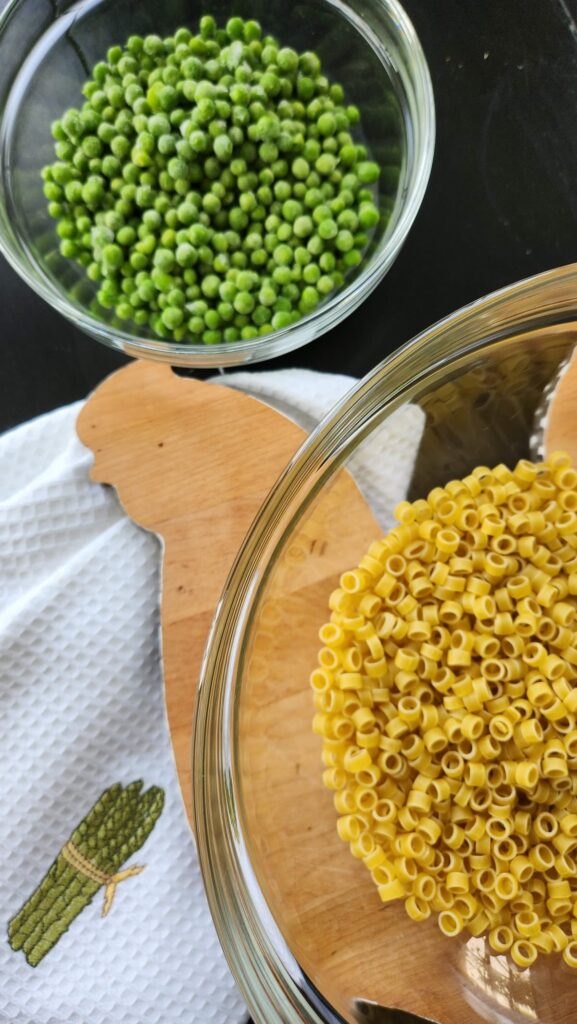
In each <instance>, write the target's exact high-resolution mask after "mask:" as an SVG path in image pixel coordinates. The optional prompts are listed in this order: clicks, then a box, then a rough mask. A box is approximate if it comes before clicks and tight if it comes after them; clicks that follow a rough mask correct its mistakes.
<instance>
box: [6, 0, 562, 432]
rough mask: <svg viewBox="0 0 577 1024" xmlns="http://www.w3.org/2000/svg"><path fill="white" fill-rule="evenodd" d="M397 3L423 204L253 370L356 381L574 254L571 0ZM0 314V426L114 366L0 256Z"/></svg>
mask: <svg viewBox="0 0 577 1024" xmlns="http://www.w3.org/2000/svg"><path fill="white" fill-rule="evenodd" d="M0 6H3V3H2V0H0ZM405 6H406V8H407V10H408V13H409V14H410V16H411V17H412V18H413V21H414V24H415V27H416V29H417V32H418V33H419V35H420V38H421V42H422V44H423V48H424V50H425V53H426V56H427V58H428V61H429V65H430V69H431V75H432V79H433V86H434V90H435V97H436V104H437V121H438V134H437V148H436V153H435V160H434V167H433V173H432V177H431V181H430V185H429V188H428V191H427V194H426V197H425V200H424V203H423V207H422V209H421V211H420V213H419V215H418V217H417V220H416V223H415V225H414V227H413V230H412V231H411V234H410V236H409V239H408V241H407V243H406V245H405V247H404V249H403V251H402V252H401V254H400V256H399V258H398V260H397V262H396V264H395V266H394V267H393V269H392V270H391V272H390V273H389V275H388V276H387V277H386V278H385V280H384V281H383V282H382V283H381V285H380V286H379V287H378V288H377V290H376V291H375V292H374V293H373V295H372V296H371V297H370V298H369V299H368V300H367V301H366V302H365V303H364V305H363V306H362V307H361V309H360V310H358V311H357V312H356V313H354V314H353V315H352V316H351V317H349V318H348V319H347V320H345V321H344V323H342V324H341V326H340V327H339V328H338V329H337V330H335V331H333V332H332V333H330V334H327V335H325V336H324V337H323V338H320V339H319V340H318V341H316V342H314V343H313V344H311V345H309V346H307V347H305V348H302V349H300V350H298V351H297V352H294V353H290V354H289V355H287V356H285V357H283V358H282V359H278V360H275V361H274V362H272V363H268V364H266V363H260V364H257V366H256V369H257V370H259V369H261V370H264V369H267V368H270V367H282V366H290V365H298V366H306V367H310V368H313V369H316V370H329V371H333V372H341V373H351V374H354V375H356V376H360V375H362V374H364V373H366V372H367V371H368V370H369V369H371V367H372V366H374V365H375V363H377V362H379V361H380V360H381V359H382V358H383V357H384V356H385V355H386V354H387V353H388V352H390V351H392V350H393V349H394V348H396V347H398V346H399V345H400V344H401V343H402V342H404V341H407V340H408V339H409V338H410V337H412V335H414V334H415V333H416V332H418V331H420V330H422V329H423V328H425V327H427V326H429V325H430V324H432V323H433V322H434V321H435V320H438V319H439V318H440V317H442V316H444V315H446V314H448V313H450V312H452V311H453V310H455V309H457V308H458V307H459V306H461V305H463V304H464V303H467V302H470V301H472V300H473V299H475V298H478V297H480V296H482V295H484V294H486V293H487V292H490V291H492V290H494V289H495V288H499V287H501V286H503V285H506V284H509V283H511V282H512V281H515V280H518V279H519V278H522V277H528V276H530V275H531V274H534V273H537V272H538V271H541V270H546V269H549V268H551V267H554V266H559V265H561V264H563V263H570V262H572V261H573V260H574V259H575V258H576V254H577V187H576V186H577V0H482V2H481V0H434V2H432V0H407V2H406V4H405ZM574 19H575V20H574ZM0 310H1V311H2V316H1V324H2V348H1V350H0V429H3V428H5V427H8V426H10V425H12V424H15V423H18V422H20V421H22V420H26V419H28V418H30V417H31V416H35V415H37V414H38V413H41V412H44V411H46V410H48V409H52V408H54V407H55V406H58V405H61V404H63V403H65V402H70V401H73V400H74V399H77V398H81V397H83V396H84V395H86V394H87V392H89V391H90V390H91V389H92V388H93V387H94V386H95V385H96V384H97V383H98V382H99V381H100V380H101V379H102V378H103V377H104V376H105V375H106V374H108V373H110V372H111V371H112V370H114V369H115V368H117V367H118V366H120V365H121V363H122V361H123V360H122V357H121V356H120V355H119V354H117V353H115V352H113V351H112V350H108V349H106V348H104V347H103V346H100V345H99V344H97V343H96V342H94V341H92V340H90V339H88V338H86V337H85V336H83V335H82V334H81V333H80V332H79V331H77V330H76V329H75V328H74V327H73V326H72V325H70V324H69V323H68V322H67V321H65V320H64V319H62V318H61V317H60V316H59V315H57V314H56V313H55V312H53V311H52V310H50V309H49V308H48V307H47V306H46V305H45V304H44V303H43V302H42V301H41V300H40V299H39V298H37V297H36V296H35V295H34V294H33V293H32V291H30V289H29V288H27V286H26V285H25V284H24V283H23V282H22V281H20V279H19V278H18V277H17V276H16V274H14V273H13V271H12V270H11V269H10V268H9V267H8V266H7V265H6V264H5V263H4V262H3V261H2V259H1V257H0Z"/></svg>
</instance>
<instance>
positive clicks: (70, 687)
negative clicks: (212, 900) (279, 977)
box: [0, 370, 423, 1024]
mask: <svg viewBox="0 0 577 1024" xmlns="http://www.w3.org/2000/svg"><path fill="white" fill-rule="evenodd" d="M217 383H218V384H224V385H226V386H231V387H236V388H240V389H242V390H243V391H246V392H247V393H249V394H252V395H254V396H255V397H258V398H259V399H261V400H262V401H265V402H268V403H269V404H270V405H272V406H274V407H275V408H277V409H279V411H282V412H284V413H285V414H286V415H288V416H291V417H292V418H293V419H294V420H296V421H297V422H299V423H300V424H301V425H302V426H303V427H305V429H309V430H310V429H312V428H313V427H314V426H315V425H316V423H317V421H318V420H319V418H321V417H322V416H323V415H324V414H325V413H326V412H327V411H328V410H329V409H330V408H331V406H332V405H333V404H334V403H335V402H336V401H337V400H338V399H340V398H341V397H342V396H343V394H345V393H346V391H347V390H348V389H349V388H350V387H351V386H352V384H353V383H354V381H353V380H352V378H350V377H344V376H339V375H325V374H319V373H315V372H312V371H307V370H281V371H273V372H268V373H255V372H251V373H235V374H229V375H226V376H222V377H219V378H217ZM80 407H81V403H76V404H74V405H70V406H67V407H65V408H62V409H58V410H56V411H55V412H52V413H49V414H47V415H45V416H42V417H40V418H38V419H36V420H33V421H31V422H29V423H26V424H24V425H23V426H20V427H18V428H16V429H15V430H13V431H11V432H9V433H7V434H5V435H4V436H3V437H2V438H0V666H1V667H0V693H1V714H2V733H3V743H2V761H1V766H0V785H1V790H2V801H1V802H0V825H1V829H0V979H1V982H0V1022H2V1024H143V1022H146V1024H197V1022H198V1024H212V1022H214V1024H240V1022H241V1021H243V1020H245V1019H246V1009H245V1007H244V1004H243V1001H242V999H241V996H240V994H239V992H238V990H237V989H236V987H235V984H234V981H233V979H232V976H231V975H230V973H229V971H228V968H227V965H226V962H225V959H224V957H223V954H222V952H221V950H220V946H219V943H218V939H217V936H216V933H215V930H214V927H213V925H212V921H211V918H210V914H209V910H208V906H207V903H206V899H205V896H204V892H203V888H202V881H201V876H200V870H199V866H198V860H197V857H196V852H195V848H194V844H193V842H192V838H191V835H190V831H189V828H188V825H187V822H186V819H185V815H184V811H183V807H182V802H181V797H180V792H179V787H178V782H177V779H176V775H175V770H174V765H173V760H172V752H171V748H170V740H169V736H168V730H167V726H166V722H165V716H164V705H163V694H162V673H161V663H160V656H159V586H160V572H159V570H160V554H161V552H160V544H159V541H158V540H157V538H156V537H155V536H154V535H152V534H150V533H147V532H145V531H144V530H142V529H140V528H139V527H137V526H136V525H135V524H134V523H133V522H132V521H131V520H130V519H128V518H127V517H126V515H125V514H124V512H123V511H122V509H121V507H120V505H119V503H118V500H117V498H116V494H115V492H114V491H113V490H112V489H111V488H109V487H103V486H100V485H98V484H95V483H92V482H91V481H90V480H89V477H88V472H89V468H90V464H91V461H92V454H91V453H90V452H89V451H87V450H86V449H85V448H84V447H83V446H82V445H81V444H80V442H79V440H78V439H77V437H76V433H75V421H76V417H77V415H78V412H79V409H80ZM422 427H423V414H422V413H421V411H420V410H419V409H417V408H413V407H410V406H409V407H405V408H403V409H402V410H399V411H398V412H397V413H395V414H394V415H393V416H392V417H391V418H390V419H389V420H388V421H387V423H386V424H385V425H383V427H382V428H381V430H380V431H379V436H378V437H377V438H376V439H374V440H373V441H372V442H371V444H375V445H378V448H379V450H380V451H381V452H383V451H384V452H386V454H387V461H386V463H385V462H383V459H382V458H379V459H377V458H375V457H372V456H371V452H370V450H369V448H370V445H369V446H368V447H367V449H365V450H364V452H363V455H362V457H359V456H357V457H356V460H355V462H354V464H353V466H352V469H353V472H354V474H355V476H356V478H357V481H358V483H359V485H360V486H361V488H362V489H363V491H364V493H365V495H366V497H367V498H368V500H369V501H370V502H371V504H372V505H373V508H374V510H375V512H376V514H377V515H379V514H380V515H381V521H382V523H383V526H387V525H389V524H390V515H391V512H392V508H393V507H394V505H395V504H396V503H397V502H398V501H400V500H401V499H402V498H403V497H404V495H405V493H406V489H407V487H408V483H409V480H410V475H411V469H412V466H413V464H414V458H415V455H416V450H417V447H418V443H419V440H420V436H421V433H422ZM137 779H142V780H143V783H144V785H143V789H142V793H144V792H145V790H146V791H149V792H150V790H151V787H154V788H153V789H152V794H151V797H150V799H149V803H150V802H151V801H152V803H151V806H153V809H154V808H156V810H155V813H154V814H148V815H147V817H146V821H145V822H144V823H143V822H142V821H140V820H139V819H138V818H137V817H135V818H134V822H132V819H131V818H130V815H131V814H136V811H134V806H135V805H136V804H137V803H139V801H141V802H142V805H144V803H146V800H147V799H148V798H147V797H146V796H144V797H143V796H142V794H141V795H140V796H139V794H138V792H135V793H134V794H133V797H134V798H133V797H132V796H131V797H130V799H129V798H128V794H125V797H122V794H121V792H120V786H118V784H119V783H121V784H122V786H126V785H127V784H128V783H131V782H133V781H134V780H137ZM111 787H115V788H114V789H111ZM102 794H105V796H103V797H102V800H101V801H100V803H99V804H98V806H97V808H96V810H95V811H93V812H91V808H92V807H93V806H94V805H95V804H97V802H98V801H99V798H100V797H101V795H102ZM163 794H164V795H163ZM123 800H124V803H122V801H123ZM130 801H132V803H131V802H130ZM162 803H163V807H162V811H161V813H158V812H159V811H160V807H161V804H162ZM109 805H110V807H109V810H108V811H106V813H104V812H105V810H106V808H107V807H108V806H109ZM121 805H122V807H123V808H124V810H122V813H121V812H120V810H118V815H120V819H122V821H123V822H124V823H125V826H126V828H128V834H129V836H131V837H132V839H134V841H135V843H136V845H134V847H131V848H130V849H131V850H132V848H134V850H136V852H134V853H133V854H132V855H127V856H126V857H124V856H123V854H124V853H126V849H125V848H124V847H123V848H122V850H120V851H119V854H118V869H119V870H120V871H122V868H123V867H124V868H125V867H126V866H128V867H130V866H132V865H141V866H142V865H148V866H147V868H146V871H145V872H144V873H143V874H140V875H138V876H136V875H135V876H134V877H128V878H124V879H122V880H121V881H119V882H118V886H116V884H115V878H111V877H110V873H108V876H107V874H106V872H102V871H100V873H99V870H98V867H97V860H98V849H102V845H103V844H105V843H106V842H108V840H107V838H106V822H104V824H102V822H103V820H104V819H105V818H106V814H108V815H109V817H110V815H112V814H113V813H116V809H117V808H120V807H121ZM130 808H133V810H131V809H130ZM103 809H104V810H103ZM103 814H104V819H103V818H102V815H103ZM99 815H100V818H99V817H98V816H99ZM127 815H128V818H127ZM87 816H88V817H87ZM120 819H119V820H120ZM115 820H116V819H115ZM82 822H85V823H86V824H84V825H81V823H82ZM99 822H100V825H99ZM78 826H80V828H79V829H78V830H77V832H74V830H75V829H77V827H78ZM141 826H142V827H141ZM139 828H140V831H138V829H139ZM91 830H92V831H91ZM73 832H74V837H73V839H74V842H73V843H72V844H68V843H67V841H68V840H69V839H70V837H71V834H72V833H73ZM135 837H136V838H135ZM92 841H94V842H96V846H95V847H94V851H95V852H93V853H90V850H91V849H92V847H90V842H92ZM99 844H100V845H99ZM63 847H65V849H64V850H63ZM59 851H63V852H62V853H61V854H60V856H59V857H58V861H57V862H56V864H55V866H54V867H53V868H51V865H52V864H53V863H54V861H55V858H56V857H57V855H58V854H59ZM83 851H84V860H82V859H81V860H80V861H78V857H80V858H82V857H83ZM124 860H126V862H127V863H126V864H124ZM74 863H76V868H74ZM49 869H50V870H51V875H50V877H49V879H48V881H47V883H45V884H46V886H47V895H46V897H44V896H43V897H42V899H44V900H45V902H44V903H41V905H40V904H38V900H39V899H40V897H38V899H37V904H38V905H37V906H36V908H34V907H32V906H30V907H27V908H26V911H25V912H24V913H23V915H22V919H21V920H20V918H19V919H18V922H19V924H18V928H17V929H16V932H17V934H19V935H20V944H22V943H23V942H24V947H25V949H26V950H28V952H29V956H30V958H31V959H34V957H37V956H38V955H39V953H38V951H39V950H40V951H41V952H43V951H45V956H44V958H43V959H41V960H40V962H39V964H38V966H35V967H32V966H30V965H29V964H28V963H27V961H26V959H25V956H24V955H23V952H22V950H20V951H18V952H15V951H14V950H13V949H12V948H11V947H10V945H9V943H8V939H7V927H8V922H9V921H10V920H11V919H14V917H15V915H17V914H18V913H19V911H20V910H21V908H22V907H23V906H24V905H25V904H26V903H27V901H28V900H29V897H30V896H31V895H32V893H33V892H34V890H35V889H36V887H37V886H38V884H39V882H40V881H41V880H42V878H43V877H44V876H45V874H46V872H48V871H49ZM116 870H117V868H115V872H116ZM70 877H73V882H74V884H73V885H72V887H70V888H69V889H67V890H66V891H65V892H64V895H63V896H62V899H63V900H64V903H66V901H67V900H68V902H69V901H70V899H71V898H72V897H73V896H74V893H75V892H76V890H75V889H74V885H76V886H77V888H78V889H81V890H82V892H84V893H86V892H89V893H90V892H91V891H92V890H91V886H92V887H93V888H94V889H96V888H98V887H99V886H102V888H101V889H100V891H99V892H98V894H97V895H96V896H95V897H94V899H93V900H92V902H91V903H90V902H89V901H88V899H86V901H85V902H86V906H85V908H84V909H83V910H82V912H81V913H79V915H78V916H77V917H76V918H75V919H74V921H73V922H72V924H71V926H70V928H69V929H68V930H67V931H66V932H65V933H64V934H63V935H62V937H61V938H60V939H59V941H58V942H56V943H55V944H53V945H51V943H52V940H53V938H54V932H53V929H54V928H57V927H58V925H57V921H58V914H57V913H56V910H57V908H56V909H54V900H55V899H56V896H57V894H58V892H60V891H61V889H62V886H63V885H64V881H63V879H66V878H70ZM105 882H107V883H109V884H108V889H109V890H110V892H109V896H112V898H113V906H112V909H111V911H110V913H109V914H108V915H107V916H106V918H105V919H104V920H101V917H100V912H101V906H102V898H103V893H104V889H105V888H106V885H105V884H104V883H105ZM116 888H117V889H118V891H115V890H116ZM76 898H78V899H80V898H81V897H80V896H77V897H76ZM51 908H52V909H51ZM50 914H52V918H50ZM51 920H52V924H50V921H51ZM14 927H15V926H13V928H14ZM51 929H52V931H51ZM39 934H40V935H41V941H40V942H39V940H38V935H39ZM42 943H44V945H42Z"/></svg>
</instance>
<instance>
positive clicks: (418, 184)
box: [0, 0, 435, 368]
mask: <svg viewBox="0 0 577 1024" xmlns="http://www.w3.org/2000/svg"><path fill="white" fill-rule="evenodd" d="M23 2H25V0H10V2H9V3H8V5H7V6H6V7H5V8H4V10H3V11H2V13H0V41H1V35H2V32H3V30H4V28H5V26H6V25H7V24H8V22H9V20H10V18H11V17H12V14H13V13H14V11H15V10H17V8H18V7H20V6H21V5H22V3H23ZM328 2H329V3H330V4H331V5H332V6H333V7H335V8H336V10H337V11H338V12H339V13H340V15H341V16H344V17H349V16H350V15H352V16H350V17H349V20H350V21H351V22H352V24H353V25H354V27H355V28H356V29H357V31H358V32H359V33H360V34H361V35H363V37H364V38H365V40H366V41H367V43H368V44H369V45H370V46H371V47H372V49H373V50H374V51H375V52H376V53H377V56H378V57H379V59H380V60H381V63H382V64H383V65H385V62H386V61H387V60H388V61H389V62H390V55H389V54H388V50H387V47H386V45H385V43H384V42H383V41H382V40H381V39H379V37H378V36H377V34H376V33H375V31H374V30H373V29H372V28H371V27H370V26H369V25H368V24H367V23H366V22H365V20H364V19H363V18H361V17H359V16H355V12H354V11H351V9H350V8H349V9H348V14H347V13H343V12H344V10H345V9H347V8H348V5H347V3H346V0H328ZM375 3H376V6H378V8H379V13H380V14H381V15H382V16H386V17H387V18H388V19H389V21H390V22H391V23H392V24H394V26H395V31H396V32H397V33H398V35H399V37H400V38H401V39H402V40H403V43H404V45H405V46H406V47H407V51H408V52H409V53H410V57H411V74H412V76H413V78H414V98H415V104H416V114H417V116H418V123H417V120H416V119H415V116H414V115H413V116H412V117H411V122H412V129H413V133H412V134H413V136H414V140H416V142H414V146H413V155H412V162H411V164H410V165H409V169H408V179H407V186H406V192H405V193H404V194H403V195H402V199H401V202H400V204H398V205H399V215H398V219H397V221H396V223H394V226H393V228H392V231H391V232H390V234H388V235H387V233H386V232H385V234H384V236H383V239H382V240H381V243H380V245H379V246H378V247H377V249H376V250H375V252H374V253H373V254H372V256H371V257H370V259H369V262H368V264H367V265H366V267H365V268H364V269H363V270H362V271H361V272H360V273H359V274H358V276H355V277H353V278H352V280H351V281H350V282H349V283H348V284H347V285H346V286H345V287H344V288H342V289H341V290H340V291H337V292H336V293H335V295H333V296H332V297H331V298H330V299H329V300H328V301H327V302H325V303H323V304H322V305H321V306H320V307H319V308H318V309H317V310H314V311H313V312H312V313H309V314H307V315H306V316H304V317H302V318H301V319H300V320H299V321H298V322H297V323H295V324H294V325H291V326H289V327H286V328H283V329H281V330H278V331H274V332H272V333H271V334H270V335H264V336H262V337H260V338H257V339H250V340H240V341H235V342H220V343H218V344H215V345H205V344H202V345H200V344H198V345H197V344H188V343H180V342H170V341H161V340H158V341H156V340H154V339H151V338H138V337H137V336H135V335H134V334H131V333H129V332H127V331H124V330H122V329H120V328H116V327H112V326H109V325H107V324H105V323H104V322H102V321H99V320H98V319H96V318H95V317H93V316H92V315H90V314H89V313H87V312H85V311H84V310H81V309H78V308H77V307H75V306H74V305H72V304H71V303H70V302H69V301H68V300H67V299H66V298H65V297H64V296H63V294H62V293H61V292H60V291H59V290H58V289H57V288H56V287H55V286H54V285H53V284H52V283H51V282H50V281H49V279H48V278H47V277H46V276H45V274H44V272H43V271H42V270H41V268H40V266H39V264H37V263H36V262H35V261H34V260H33V257H31V256H28V257H27V258H24V257H23V256H22V254H21V251H20V246H19V245H18V247H16V246H15V247H14V248H12V247H11V245H10V244H9V243H8V242H7V241H6V240H5V239H4V237H3V236H2V234H0V252H1V253H2V254H3V255H4V257H5V258H6V259H7V261H8V262H9V263H10V265H11V266H12V267H13V269H14V270H15V271H16V272H17V273H18V274H19V275H20V276H21V277H22V278H23V279H24V281H25V282H26V283H27V284H28V285H29V286H30V287H31V288H32V289H33V290H34V291H35V292H36V293H37V294H38V295H39V296H40V297H41V298H43V299H44V300H45V301H46V302H47V303H48V304H49V305H50V306H52V308H54V309H56V310H57V311H58V312H59V313H61V314H62V315H63V316H65V317H66V318H67V319H68V320H69V321H71V322H72V323H74V324H75V325H76V326H77V327H80V328H81V329H82V330H83V331H84V332H85V333H87V334H88V335H90V336H91V337H93V338H95V339H96V340H98V341H100V342H102V343H104V344H105V345H108V346H109V347H111V348H115V349H119V350H120V351H122V352H124V353H126V354H128V355H132V356H136V357H138V356H140V357H143V358H149V359H153V360H155V361H159V362H164V363H170V364H171V365H175V366H176V365H178V366H182V367H190V368H203V367H205V368H209V367H221V366H231V365H238V364H240V363H245V362H249V361H250V362H261V361H263V360H266V359H270V358H271V357H273V356H279V355H284V354H286V353H287V352H290V351H293V350H294V349H296V348H300V347H301V346H303V345H306V344H308V343H309V342H310V341H313V340H314V339H315V338H317V337H319V336H320V335H321V334H324V333H325V332H326V331H328V330H330V329H331V328H332V327H334V326H336V325H337V324H338V323H340V322H341V320H343V319H344V318H345V317H346V316H348V315H349V313H352V312H353V311H354V310H355V309H356V308H357V307H358V306H359V305H360V303H361V302H362V301H363V300H364V299H365V298H366V297H367V296H368V295H369V294H370V293H371V292H372V291H373V289H374V288H375V287H376V286H377V285H378V284H379V282H380V281H381V280H382V278H383V277H384V275H385V274H386V272H387V271H388V270H389V268H390V266H391V265H392V263H393V262H394V260H395V259H396V257H397V255H398V253H399V251H400V249H401V247H402V245H403V243H404V241H405V239H406V237H407V234H408V232H409V230H410V228H411V226H412V224H413V221H414V220H415V217H416V215H417V213H418V210H419V208H420V206H421V203H422V201H423V197H424V194H425V190H426V187H427V184H428V181H429V177H430V173H431V167H432V161H433V154H434V148H435V101H434V94H433V86H432V82H431V76H430V72H429V68H428V64H427V61H426V58H425V55H424V52H423V49H422V47H421V44H420V41H419V38H418V36H417V34H416V31H415V29H414V27H413V24H412V22H411V20H410V19H409V17H408V15H407V14H406V12H405V11H404V9H403V8H402V6H401V4H400V3H399V2H398V0H375ZM94 4H95V0H78V2H77V3H75V4H73V5H72V6H71V7H70V8H68V10H66V11H65V12H64V13H63V14H62V15H59V17H61V18H63V19H68V18H73V19H74V18H76V17H77V16H78V12H82V11H84V10H86V9H89V8H91V7H92V6H94ZM56 20H58V19H56ZM55 23H56V21H53V22H52V23H51V25H50V28H53V26H54V24H55ZM395 70H396V79H397V80H399V78H400V79H401V80H402V83H403V88H404V90H405V93H406V89H407V82H406V81H405V78H404V74H403V72H404V69H401V70H399V68H395ZM9 104H10V96H9V97H8V101H7V104H6V107H9Z"/></svg>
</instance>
